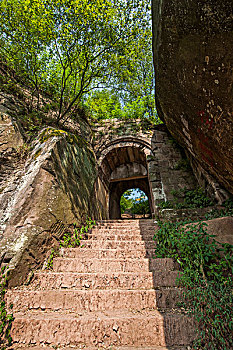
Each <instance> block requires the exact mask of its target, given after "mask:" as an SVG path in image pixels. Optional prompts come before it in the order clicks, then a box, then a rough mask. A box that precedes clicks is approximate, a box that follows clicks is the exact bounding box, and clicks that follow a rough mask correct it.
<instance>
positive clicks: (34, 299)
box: [7, 288, 180, 313]
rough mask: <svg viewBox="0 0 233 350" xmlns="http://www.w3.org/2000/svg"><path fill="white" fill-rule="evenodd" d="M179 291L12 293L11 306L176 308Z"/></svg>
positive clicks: (79, 309)
mask: <svg viewBox="0 0 233 350" xmlns="http://www.w3.org/2000/svg"><path fill="white" fill-rule="evenodd" d="M179 300H180V293H179V289H176V288H172V289H164V290H155V289H149V290H145V289H144V290H117V289H115V290H40V291H38V290H26V289H24V290H20V289H15V290H10V291H8V292H7V304H8V305H10V304H11V303H12V304H13V312H14V313H15V312H26V311H27V310H44V311H61V312H67V311H71V312H79V313H81V312H93V311H105V310H123V309H125V310H131V311H132V310H135V311H136V310H137V311H140V310H144V309H156V308H157V307H159V308H161V309H168V308H175V307H176V303H177V302H178V301H179Z"/></svg>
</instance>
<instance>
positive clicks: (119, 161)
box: [99, 137, 154, 219]
mask: <svg viewBox="0 0 233 350" xmlns="http://www.w3.org/2000/svg"><path fill="white" fill-rule="evenodd" d="M151 154H152V151H151V148H150V145H149V144H148V143H146V142H145V141H144V140H141V139H136V138H132V137H131V138H129V137H128V138H124V139H123V138H122V139H120V140H119V139H118V142H110V143H109V144H108V145H107V147H105V148H104V149H103V150H102V152H101V154H100V157H99V171H100V174H101V178H102V181H104V183H105V187H106V189H107V196H108V215H109V218H110V219H119V218H121V211H120V199H121V196H122V194H123V193H124V192H125V191H126V190H128V189H131V188H139V189H141V190H142V191H143V192H145V194H146V195H147V197H148V199H149V203H150V209H151V213H153V212H154V205H153V198H152V195H151V187H150V182H149V180H148V164H147V157H148V156H149V155H151Z"/></svg>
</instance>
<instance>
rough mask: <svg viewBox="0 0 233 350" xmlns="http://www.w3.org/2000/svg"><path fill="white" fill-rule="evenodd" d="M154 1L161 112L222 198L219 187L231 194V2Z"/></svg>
mask: <svg viewBox="0 0 233 350" xmlns="http://www.w3.org/2000/svg"><path fill="white" fill-rule="evenodd" d="M152 3H153V34H154V38H153V50H154V65H155V71H156V101H157V108H158V111H159V116H160V118H162V119H163V120H164V121H165V123H166V125H167V127H168V129H169V131H170V132H171V134H172V135H173V136H174V137H175V138H176V140H178V142H179V143H180V144H181V145H182V146H183V147H184V148H185V149H186V150H187V151H188V154H189V156H190V158H193V160H192V162H193V163H194V164H193V169H194V170H195V172H196V175H197V177H198V179H199V182H200V183H202V184H203V185H204V186H203V187H206V186H205V185H206V184H208V183H211V184H212V192H218V193H217V195H216V198H217V199H218V201H219V202H221V201H223V200H224V199H225V198H226V197H227V194H226V193H225V192H224V191H222V190H221V186H223V187H224V188H225V189H227V190H228V191H229V192H231V193H233V161H232V160H233V104H232V95H233V90H232V89H233V87H232V66H233V56H232V47H233V15H232V13H233V2H232V0H226V1H224V2H223V1H220V0H217V1H213V0H206V1H200V0H187V1H185V2H184V1H183V2H182V1H177V0H153V1H152ZM216 180H217V181H216ZM216 182H219V183H220V185H221V186H219V185H218V184H216Z"/></svg>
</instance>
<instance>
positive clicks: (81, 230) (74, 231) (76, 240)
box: [46, 218, 96, 270]
mask: <svg viewBox="0 0 233 350" xmlns="http://www.w3.org/2000/svg"><path fill="white" fill-rule="evenodd" d="M95 225H96V222H95V221H94V220H92V219H90V218H87V219H86V221H85V223H84V224H83V225H81V226H78V225H77V224H73V225H71V226H70V227H69V228H68V229H67V230H66V231H65V233H64V235H63V237H62V239H61V240H60V242H59V246H60V248H62V247H63V248H76V247H79V246H80V244H81V240H82V239H85V238H87V236H88V233H89V232H90V230H91V229H92V228H93V227H94V226H95ZM57 255H59V251H56V250H55V249H54V248H52V249H51V253H50V256H49V258H48V261H47V264H46V269H48V270H50V269H53V259H54V257H55V256H57Z"/></svg>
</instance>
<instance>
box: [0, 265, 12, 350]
mask: <svg viewBox="0 0 233 350" xmlns="http://www.w3.org/2000/svg"><path fill="white" fill-rule="evenodd" d="M7 280H8V273H7V267H6V266H3V267H2V268H1V270H0V349H1V350H5V349H6V348H7V347H8V346H10V345H11V343H12V337H11V334H10V333H11V327H12V322H13V320H14V318H13V314H12V313H9V311H8V310H7V305H6V298H5V296H6V286H7ZM12 308H13V305H10V306H9V309H10V310H11V309H12Z"/></svg>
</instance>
